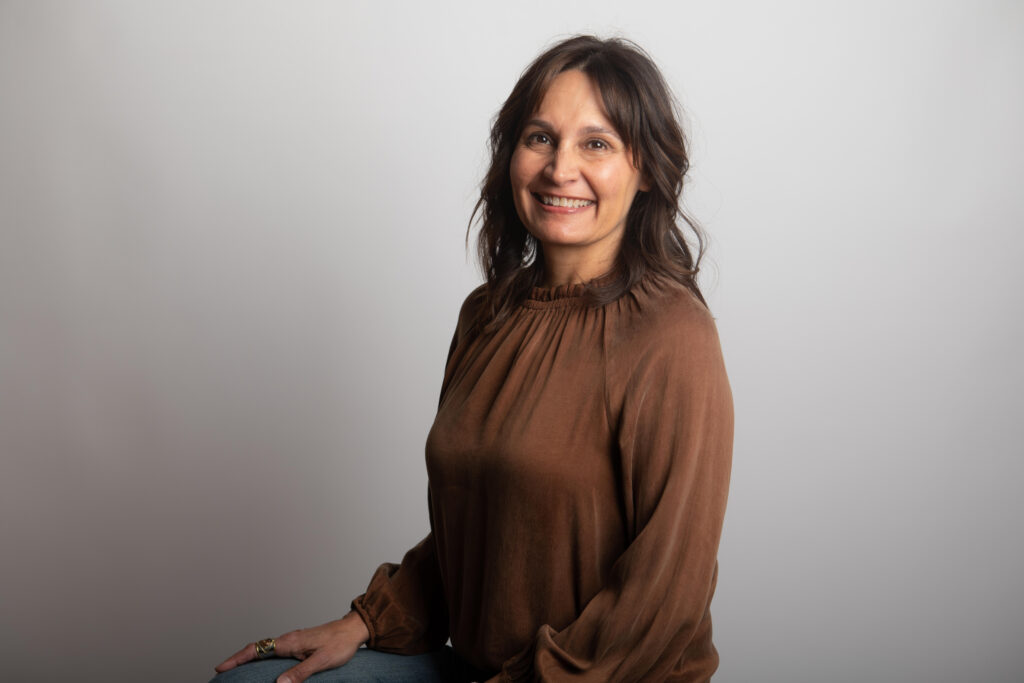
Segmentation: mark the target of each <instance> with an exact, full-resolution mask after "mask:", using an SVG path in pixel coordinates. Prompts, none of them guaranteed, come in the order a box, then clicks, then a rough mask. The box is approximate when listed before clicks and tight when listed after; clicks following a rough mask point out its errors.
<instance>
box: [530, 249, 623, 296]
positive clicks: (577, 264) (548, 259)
mask: <svg viewBox="0 0 1024 683" xmlns="http://www.w3.org/2000/svg"><path fill="white" fill-rule="evenodd" d="M614 266H615V256H614V255H612V256H611V257H609V258H600V259H594V258H590V259H582V258H579V256H578V255H577V254H573V253H572V252H563V251H559V250H557V249H550V248H548V249H545V250H544V286H545V287H558V286H561V285H575V284H580V283H583V282H589V281H591V280H593V279H594V278H597V277H600V276H602V275H604V274H605V273H607V272H608V271H610V270H611V269H612V268H613V267H614Z"/></svg>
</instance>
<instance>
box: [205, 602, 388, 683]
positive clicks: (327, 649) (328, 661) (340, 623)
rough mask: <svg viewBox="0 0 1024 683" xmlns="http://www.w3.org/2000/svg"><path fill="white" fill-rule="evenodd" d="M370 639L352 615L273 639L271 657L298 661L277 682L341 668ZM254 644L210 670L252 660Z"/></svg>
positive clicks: (297, 681)
mask: <svg viewBox="0 0 1024 683" xmlns="http://www.w3.org/2000/svg"><path fill="white" fill-rule="evenodd" d="M369 639H370V632H369V631H368V630H367V628H366V624H364V623H363V620H362V618H361V617H360V616H359V614H357V613H356V612H349V613H348V614H346V615H345V616H344V617H342V618H341V619H338V620H336V621H329V622H327V623H326V624H322V625H320V626H315V627H313V628H303V629H299V630H298V631H291V632H289V633H286V634H284V635H283V636H280V637H279V638H276V639H275V640H276V641H277V646H276V647H275V648H274V654H275V656H277V657H294V658H295V659H300V660H302V662H301V663H300V664H298V665H297V666H293V667H292V668H291V669H288V670H287V671H285V672H284V673H283V674H281V675H280V676H279V677H278V679H277V683H301V682H302V681H304V680H306V679H307V678H309V677H310V676H312V675H313V674H315V673H317V672H318V671H324V670H326V669H334V668H336V667H339V666H341V665H342V664H344V663H345V662H347V661H348V660H350V659H352V655H354V654H355V653H356V650H358V649H359V646H360V645H362V644H363V643H365V642H366V641H367V640H369ZM256 658H257V657H256V644H255V643H249V644H248V645H246V646H245V647H243V648H242V649H241V650H239V651H238V652H236V653H235V654H233V655H231V656H230V657H228V658H227V659H226V660H224V661H223V662H221V663H220V664H218V665H217V666H216V667H214V668H215V669H216V671H217V673H222V672H224V671H228V670H230V669H234V668H235V667H236V666H239V665H240V664H245V663H246V662H251V661H252V660H254V659H256Z"/></svg>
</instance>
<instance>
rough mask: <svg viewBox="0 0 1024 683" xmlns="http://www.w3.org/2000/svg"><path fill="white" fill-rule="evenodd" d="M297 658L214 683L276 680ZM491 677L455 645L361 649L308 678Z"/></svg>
mask: <svg viewBox="0 0 1024 683" xmlns="http://www.w3.org/2000/svg"><path fill="white" fill-rule="evenodd" d="M298 663H299V661H298V660H297V659H288V658H281V659H277V658H275V659H264V660H260V661H255V662H249V663H248V664H243V665H242V666H240V667H237V668H235V669H232V670H231V671H225V672H224V673H222V674H218V675H217V676H216V677H214V678H213V680H211V681H210V683H274V681H275V680H277V677H278V676H280V675H281V674H283V673H284V672H285V671H287V670H288V669H290V668H292V667H293V666H295V665H296V664H298ZM488 677H489V676H488V675H487V674H485V673H483V672H478V671H473V670H472V668H471V667H470V666H469V665H468V664H466V663H465V662H463V661H462V659H461V658H459V656H458V655H457V654H455V651H454V650H452V649H451V647H448V646H445V647H444V648H442V649H440V650H437V651H435V652H429V653H427V654H423V655H393V654H388V653H386V652H377V651H376V650H368V649H366V648H360V649H359V650H356V654H355V656H354V657H352V659H351V660H349V662H348V663H347V664H345V665H344V666H342V667H339V668H337V669H328V670H327V671H321V672H320V673H318V674H314V675H313V676H311V677H309V678H307V679H306V680H307V681H309V683H378V682H379V683H469V682H470V681H481V682H482V681H484V680H486V679H487V678H488Z"/></svg>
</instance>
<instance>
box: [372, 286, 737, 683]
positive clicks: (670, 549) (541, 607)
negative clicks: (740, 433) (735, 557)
mask: <svg viewBox="0 0 1024 683" xmlns="http://www.w3.org/2000/svg"><path fill="white" fill-rule="evenodd" d="M582 293H583V285H572V286H561V287H556V288H536V289H534V290H533V293H532V295H531V298H530V299H529V300H527V301H526V302H524V303H523V304H522V305H521V306H520V307H519V308H518V309H517V310H516V311H515V312H514V313H513V315H512V317H511V318H510V319H509V320H507V321H506V322H505V324H504V325H502V326H501V327H500V328H499V329H498V330H497V331H494V332H492V333H488V334H480V335H473V336H470V335H468V334H467V332H466V326H467V322H468V318H469V311H468V310H467V309H468V308H469V305H470V304H468V303H467V304H464V305H463V310H462V313H461V314H460V316H459V325H458V328H457V330H456V334H455V338H454V340H453V341H452V348H451V352H450V354H449V359H448V364H447V367H446V369H445V375H444V383H443V385H442V388H441V400H440V405H439V408H438V411H437V417H436V418H435V420H434V425H433V427H432V429H431V430H430V435H429V437H428V439H427V447H426V453H427V472H428V475H429V480H430V486H429V509H430V522H431V529H432V532H431V534H430V535H428V536H427V537H426V538H425V539H424V540H423V541H422V542H421V543H420V544H419V545H417V546H416V547H415V548H413V549H412V550H410V551H409V552H408V553H407V554H406V556H405V558H404V559H403V560H402V564H401V565H394V564H385V565H382V566H381V567H380V568H379V569H378V570H377V572H376V573H375V574H374V576H373V579H372V581H371V582H370V585H369V588H368V589H367V591H366V593H365V594H364V595H362V596H360V597H358V598H356V599H355V601H354V602H353V608H354V609H355V610H356V611H358V612H359V614H360V615H361V616H362V617H363V620H364V621H366V623H367V626H368V628H369V631H370V641H369V643H368V644H367V645H368V647H371V648H374V649H377V650H384V651H388V652H398V653H405V654H412V653H418V652H423V651H427V650H430V649H435V648H437V647H440V646H441V645H443V644H444V643H445V641H446V640H447V639H448V637H449V636H450V637H451V642H452V646H453V647H454V648H455V650H456V651H457V652H458V653H459V654H460V655H461V656H462V657H463V658H464V659H465V660H467V661H468V662H470V663H471V664H473V665H474V666H476V667H479V668H481V669H484V670H488V671H491V672H493V673H494V674H495V677H494V678H493V679H492V680H493V681H533V680H540V681H569V680H572V681H663V680H664V681H688V682H689V681H706V680H708V679H709V678H710V677H711V674H712V673H713V672H714V671H715V669H716V668H717V666H718V654H717V652H716V650H715V647H714V645H712V642H711V615H710V612H709V610H708V608H709V605H710V602H711V596H712V594H713V593H714V589H715V579H716V576H717V562H716V553H717V550H718V540H719V536H720V534H721V529H722V519H723V515H724V513H725V503H726V496H727V492H728V482H729V470H730V464H731V460H732V435H733V411H732V395H731V393H730V389H729V382H728V379H727V377H726V372H725V367H724V365H723V362H722V353H721V348H720V346H719V342H718V335H717V332H716V329H715V324H714V321H713V319H712V317H711V315H710V313H708V311H707V309H706V308H705V307H704V306H703V304H701V303H700V302H699V301H698V300H697V299H696V297H694V296H693V295H692V294H691V293H690V292H689V291H688V290H687V289H685V288H684V287H682V286H681V285H677V284H674V283H659V284H654V283H653V282H652V281H645V282H642V283H641V284H639V285H637V286H636V287H634V288H633V289H632V290H631V291H630V292H628V293H627V294H626V295H624V296H623V297H621V298H619V299H618V300H616V301H614V302H612V303H610V304H606V305H604V306H601V307H597V308H595V307H589V306H587V305H586V304H585V301H584V299H583V298H582V296H581V295H582ZM472 300H473V297H472V296H471V297H470V298H469V299H467V302H469V301H472Z"/></svg>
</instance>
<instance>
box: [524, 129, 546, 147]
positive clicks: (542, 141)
mask: <svg viewBox="0 0 1024 683" xmlns="http://www.w3.org/2000/svg"><path fill="white" fill-rule="evenodd" d="M526 144H527V145H530V146H533V145H550V144H551V136H549V135H548V134H547V133H541V132H537V133H530V134H529V135H527V136H526Z"/></svg>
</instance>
